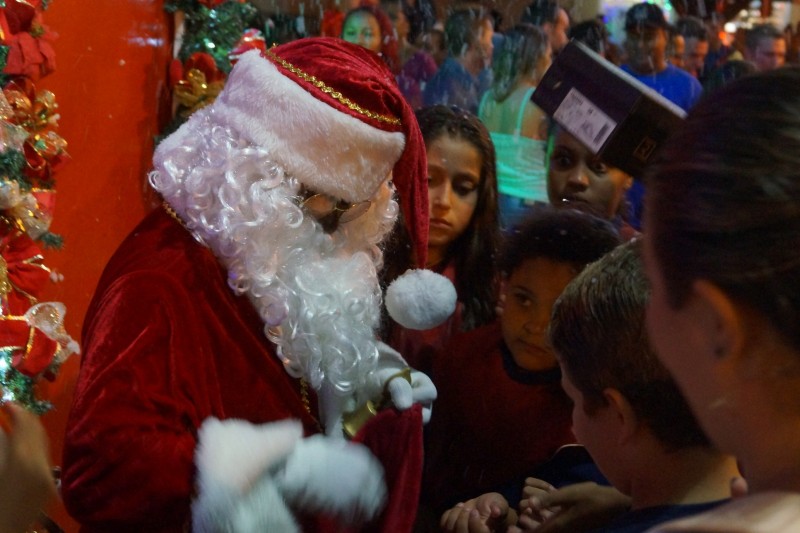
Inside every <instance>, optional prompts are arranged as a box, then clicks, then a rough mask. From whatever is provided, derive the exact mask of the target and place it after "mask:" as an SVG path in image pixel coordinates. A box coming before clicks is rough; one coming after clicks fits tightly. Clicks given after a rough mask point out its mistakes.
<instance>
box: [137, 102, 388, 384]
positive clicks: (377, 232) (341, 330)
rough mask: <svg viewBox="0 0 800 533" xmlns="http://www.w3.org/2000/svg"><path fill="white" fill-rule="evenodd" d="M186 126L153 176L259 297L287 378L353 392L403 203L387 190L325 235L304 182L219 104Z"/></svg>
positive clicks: (366, 356)
mask: <svg viewBox="0 0 800 533" xmlns="http://www.w3.org/2000/svg"><path fill="white" fill-rule="evenodd" d="M182 129H184V132H183V135H182V141H181V143H179V144H178V143H166V144H164V143H162V145H161V146H159V149H158V151H157V153H156V157H155V163H156V164H155V170H154V171H153V172H152V173H151V174H150V183H151V184H152V186H153V187H154V188H155V189H156V190H157V191H159V192H160V193H161V194H162V195H163V197H164V198H165V199H166V201H167V202H168V203H169V204H170V205H171V206H172V208H173V209H174V210H175V211H176V213H177V214H178V215H179V216H180V218H181V220H182V221H183V222H184V223H185V225H186V227H187V228H188V229H189V230H190V231H192V232H193V234H194V235H195V237H196V238H197V239H198V240H200V241H201V242H202V243H204V244H205V245H206V246H208V247H209V248H210V249H211V250H212V251H213V252H214V253H215V254H216V255H217V257H218V258H219V259H220V261H221V262H222V263H223V265H224V266H225V267H226V268H227V270H228V283H229V285H230V287H231V289H233V291H234V292H236V293H237V294H246V295H247V296H248V297H249V298H250V300H251V301H252V302H253V305H254V306H255V307H256V309H257V310H258V312H259V314H260V316H261V318H262V319H263V320H264V324H265V326H264V331H265V334H266V335H267V336H268V338H269V339H270V340H271V341H273V342H274V343H275V344H276V345H277V346H278V353H279V355H280V357H281V358H282V360H283V362H284V365H285V368H286V370H287V371H288V372H289V374H291V375H292V376H294V377H304V378H306V379H307V380H308V381H309V383H310V384H311V386H312V387H314V388H315V389H318V388H319V387H320V386H321V384H322V382H323V380H326V381H328V382H329V383H331V384H332V385H333V387H334V390H335V391H338V392H339V393H342V394H346V393H349V392H352V391H353V390H354V389H356V388H357V387H358V385H359V384H360V383H361V382H362V381H363V380H364V378H365V377H366V376H367V374H368V373H369V372H370V371H371V370H373V369H374V367H375V365H376V361H377V356H378V353H377V345H376V340H375V329H376V328H377V327H378V323H379V318H380V306H381V291H380V285H379V282H378V276H377V270H379V269H380V267H381V264H382V253H381V250H380V248H379V247H378V243H380V241H381V240H382V239H383V238H384V236H385V235H386V234H387V233H388V232H389V231H390V230H391V228H392V226H393V224H394V221H395V219H396V218H397V214H398V211H399V208H398V205H397V203H396V201H395V200H394V199H393V194H392V190H391V188H390V186H389V185H387V184H384V185H383V186H382V187H381V188H379V190H378V193H377V195H376V197H375V198H374V199H373V203H372V205H371V206H370V208H369V210H368V211H367V212H366V213H365V214H364V215H362V216H360V217H358V218H357V219H355V220H353V221H351V222H348V223H344V224H340V225H339V226H338V228H337V229H336V230H335V231H333V232H332V233H330V234H328V233H325V232H324V231H323V229H322V227H321V225H320V224H319V222H318V221H317V220H316V219H314V217H313V216H310V215H308V214H307V213H306V212H305V211H304V210H303V209H302V208H301V207H300V206H299V201H300V199H301V198H302V196H301V187H302V186H301V183H300V182H299V180H297V179H296V178H295V177H293V176H292V175H290V174H289V172H288V171H287V170H286V169H285V168H283V167H282V166H281V165H280V164H278V163H276V158H275V157H274V156H273V155H271V154H270V153H269V151H267V150H266V149H264V148H260V147H259V146H256V145H255V144H254V143H252V142H250V141H248V140H247V139H245V138H244V137H243V136H242V135H240V134H239V133H237V132H236V131H235V130H234V129H233V128H231V127H228V126H226V125H224V122H223V121H221V120H218V118H217V117H215V110H214V109H213V106H212V107H211V108H205V109H202V110H200V111H198V112H197V113H195V114H194V115H193V116H192V117H191V118H190V120H189V121H188V122H187V123H186V124H184V125H183V127H182ZM377 181H378V182H380V180H377Z"/></svg>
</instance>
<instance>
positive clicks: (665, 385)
mask: <svg viewBox="0 0 800 533" xmlns="http://www.w3.org/2000/svg"><path fill="white" fill-rule="evenodd" d="M639 249H640V245H639V242H638V240H633V241H630V242H628V243H625V244H623V245H621V246H619V247H618V248H616V249H615V250H613V251H612V252H610V253H608V254H607V255H605V256H604V257H603V258H601V259H600V260H599V261H597V262H595V263H592V264H591V265H589V266H587V267H586V269H584V270H583V272H581V273H580V274H578V276H577V277H576V278H575V279H574V280H572V282H570V284H569V285H567V287H566V288H565V289H564V292H562V293H561V296H560V297H559V299H558V301H557V302H556V304H555V305H554V306H553V314H552V316H551V319H550V329H549V336H550V342H551V344H552V346H553V349H554V350H555V352H556V354H557V355H558V358H559V361H560V362H561V366H562V370H563V371H564V372H565V373H566V374H567V375H568V376H569V379H570V381H571V382H572V384H573V385H574V386H575V388H577V389H578V390H579V391H580V392H581V394H582V395H583V399H584V409H585V411H586V413H587V414H589V415H591V414H593V413H594V412H596V411H597V409H599V408H600V407H602V406H605V405H607V401H606V398H605V397H604V396H603V391H605V390H606V389H608V388H612V389H616V390H618V391H620V393H622V395H623V396H625V398H626V399H627V400H628V402H629V403H630V405H631V407H632V408H633V411H634V412H635V413H636V416H637V417H638V418H639V420H640V421H642V422H643V423H644V424H645V425H647V427H648V428H649V429H650V430H651V431H652V432H653V434H654V435H655V436H656V438H657V439H658V440H659V442H661V443H662V444H663V445H664V446H665V447H666V448H667V449H669V450H679V449H681V448H686V447H690V446H710V443H709V440H708V438H707V437H706V435H705V433H703V430H702V429H700V426H699V425H698V423H697V420H696V419H695V418H694V415H693V414H692V412H691V410H690V408H689V405H688V404H687V403H686V400H685V399H684V398H683V396H682V395H681V393H680V391H679V390H678V386H677V385H676V384H675V382H674V381H673V379H672V377H671V376H670V374H669V372H667V369H666V368H664V366H663V365H662V364H661V363H660V362H659V360H658V357H656V354H655V352H654V351H653V350H652V349H651V348H650V345H649V343H648V340H647V332H646V328H645V308H646V306H647V300H648V297H649V293H650V289H649V285H648V283H647V279H646V278H645V275H644V268H643V267H642V262H641V258H640V256H639V254H640V250H639Z"/></svg>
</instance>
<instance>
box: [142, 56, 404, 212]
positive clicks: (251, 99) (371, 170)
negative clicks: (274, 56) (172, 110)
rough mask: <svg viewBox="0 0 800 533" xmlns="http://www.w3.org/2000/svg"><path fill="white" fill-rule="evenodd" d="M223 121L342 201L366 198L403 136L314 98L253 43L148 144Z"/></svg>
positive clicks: (172, 140) (175, 140)
mask: <svg viewBox="0 0 800 533" xmlns="http://www.w3.org/2000/svg"><path fill="white" fill-rule="evenodd" d="M207 114H210V116H211V118H212V120H213V121H215V122H217V123H219V124H221V125H224V126H230V127H232V128H233V129H234V130H236V131H238V132H240V133H241V134H242V135H243V136H244V138H245V139H247V140H248V141H250V142H252V143H253V144H255V145H256V146H259V147H262V148H264V149H266V150H268V151H269V153H270V157H272V158H274V160H275V161H276V162H277V163H278V164H280V165H281V166H283V167H284V168H285V169H286V170H287V171H288V172H289V174H290V175H292V176H294V177H295V178H297V179H298V180H299V181H300V182H301V183H303V184H305V185H306V186H308V187H309V188H310V189H312V190H314V191H316V192H323V193H327V194H331V195H333V196H335V197H337V198H341V199H343V200H346V201H348V202H361V201H364V200H368V199H370V198H371V197H372V196H373V194H374V193H375V191H376V190H377V188H378V186H379V185H380V184H381V183H382V182H383V181H384V180H385V179H386V177H387V176H388V175H389V173H390V172H391V171H392V168H393V167H394V164H395V162H396V161H397V160H398V159H399V158H400V155H401V154H402V152H403V148H404V147H405V136H404V135H403V134H402V133H400V132H387V131H383V130H381V129H378V128H376V127H374V126H371V125H369V124H367V123H365V122H362V121H361V120H359V119H357V118H355V117H352V116H350V115H348V114H346V113H344V112H342V111H339V110H338V109H335V108H333V107H331V106H330V105H328V104H326V103H325V102H323V101H321V100H319V99H317V98H316V97H315V96H314V95H313V94H312V93H310V92H308V91H307V90H305V89H304V88H303V87H301V86H300V85H298V84H297V83H295V82H294V81H292V80H291V79H289V78H288V77H286V76H285V75H283V74H282V73H281V71H280V70H279V69H278V68H277V67H276V66H275V65H274V64H273V63H272V62H271V61H269V60H267V59H265V58H264V57H262V56H261V55H260V54H259V52H258V51H256V50H253V51H250V52H247V53H245V54H243V55H242V56H241V58H240V59H239V61H238V62H237V64H236V66H235V67H234V68H233V70H232V71H231V74H230V76H229V77H228V80H227V82H226V83H225V88H224V89H223V90H222V92H221V93H220V95H219V96H218V97H217V99H216V101H215V102H214V103H213V104H211V105H210V106H208V107H206V108H204V109H201V110H199V111H197V112H196V113H194V114H193V115H192V117H191V118H190V119H189V120H188V121H187V122H186V123H185V124H183V125H182V126H181V127H180V128H179V129H178V130H177V131H176V132H175V133H173V134H172V135H170V136H169V137H167V138H166V139H164V140H163V141H162V142H161V144H159V146H158V148H157V149H156V153H155V156H154V161H155V163H156V167H160V166H161V164H162V163H163V155H162V154H165V153H169V152H171V151H172V150H174V149H176V148H178V147H180V146H181V145H183V144H184V143H185V141H186V140H187V139H190V138H192V137H195V136H198V135H210V132H208V131H201V130H200V128H199V127H198V126H199V125H200V124H201V122H202V121H201V120H200V118H201V117H202V116H205V115H207Z"/></svg>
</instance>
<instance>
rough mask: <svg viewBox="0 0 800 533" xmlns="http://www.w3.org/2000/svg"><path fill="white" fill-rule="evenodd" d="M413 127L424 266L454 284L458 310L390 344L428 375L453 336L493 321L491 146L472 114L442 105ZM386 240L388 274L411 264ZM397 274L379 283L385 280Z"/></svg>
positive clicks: (400, 333)
mask: <svg viewBox="0 0 800 533" xmlns="http://www.w3.org/2000/svg"><path fill="white" fill-rule="evenodd" d="M417 120H418V121H419V126H420V130H421V131H422V136H423V137H424V139H425V147H426V149H427V155H428V198H429V211H430V230H429V238H428V265H427V267H428V268H429V269H431V270H434V271H436V272H439V273H441V274H443V275H444V276H446V277H448V278H449V279H450V280H451V281H452V282H453V284H454V285H455V288H456V292H457V294H458V306H457V309H456V312H455V313H454V314H453V316H451V317H450V319H448V320H447V321H446V322H445V323H444V324H442V325H440V326H438V327H437V328H434V329H431V330H427V331H421V332H420V331H410V330H406V329H403V328H400V327H399V326H395V327H394V331H393V332H392V333H391V334H390V336H389V338H390V339H391V342H390V344H392V345H393V346H394V347H395V348H396V349H397V350H398V351H399V352H400V353H401V354H403V356H404V357H405V358H406V360H407V361H408V363H409V364H410V365H411V366H412V367H414V368H417V369H420V370H423V371H429V370H430V366H431V358H432V356H433V353H434V352H435V350H437V349H440V348H442V347H443V346H444V343H445V342H446V341H447V340H448V339H449V338H450V336H451V335H452V334H454V333H456V332H458V331H465V330H470V329H473V328H475V327H477V326H480V325H483V324H486V323H488V322H490V321H491V320H492V319H493V318H494V308H495V304H496V301H497V282H496V276H495V269H494V255H495V252H496V250H497V248H498V244H499V238H500V237H499V229H498V223H497V182H496V178H495V155H494V147H493V146H492V141H491V139H490V138H489V133H488V132H487V131H486V128H485V127H484V126H483V124H481V122H480V120H478V118H477V117H476V116H475V115H473V114H471V113H468V112H466V111H463V110H461V109H458V108H451V107H446V106H433V107H428V108H423V109H420V110H419V111H418V112H417ZM398 227H400V224H398ZM393 239H394V240H393V241H391V242H392V244H391V245H390V249H389V250H387V252H386V257H387V272H388V271H391V270H392V265H393V264H395V265H396V264H397V263H398V261H399V263H400V264H401V265H402V264H406V265H407V264H410V261H409V260H408V258H405V259H406V260H405V261H403V257H402V256H403V254H405V253H406V252H407V250H408V249H407V248H406V247H405V246H404V245H403V243H402V239H401V238H400V237H399V236H398V235H397V234H396V235H395V236H394V237H393ZM398 255H399V256H400V257H398ZM401 269H402V267H401V268H400V269H398V268H395V271H394V272H391V273H389V274H385V276H384V277H388V279H389V280H391V279H392V277H394V276H395V275H396V274H399V273H402V272H399V271H397V270H401Z"/></svg>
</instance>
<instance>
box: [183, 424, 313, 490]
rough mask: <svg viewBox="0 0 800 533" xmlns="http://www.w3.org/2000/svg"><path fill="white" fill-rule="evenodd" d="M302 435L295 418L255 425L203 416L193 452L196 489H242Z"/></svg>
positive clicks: (246, 487)
mask: <svg viewBox="0 0 800 533" xmlns="http://www.w3.org/2000/svg"><path fill="white" fill-rule="evenodd" d="M302 438H303V427H302V425H301V424H300V422H299V421H297V420H282V421H280V422H273V423H271V424H262V425H255V424H251V423H250V422H247V421H245V420H236V419H229V420H224V421H221V420H217V419H216V418H208V419H206V420H205V422H203V425H202V426H201V427H200V432H199V434H198V443H197V451H196V453H195V463H196V465H197V471H198V479H199V483H200V485H201V486H200V490H201V491H203V490H206V489H207V488H209V487H211V486H214V485H221V486H224V487H225V488H226V489H228V490H234V491H237V492H239V493H244V492H246V491H247V490H248V489H249V488H250V487H251V486H252V485H253V482H254V481H255V479H257V478H258V477H259V476H260V475H261V474H262V473H263V472H264V471H265V470H266V469H267V468H269V467H270V466H272V465H274V464H275V463H277V462H278V461H280V460H283V459H284V458H285V457H286V456H287V455H288V454H289V452H291V451H292V449H294V447H295V446H296V445H297V443H298V442H299V441H300V439H302Z"/></svg>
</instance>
